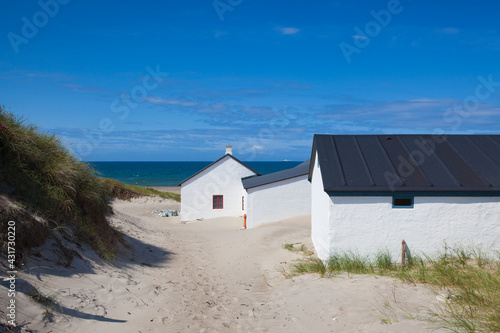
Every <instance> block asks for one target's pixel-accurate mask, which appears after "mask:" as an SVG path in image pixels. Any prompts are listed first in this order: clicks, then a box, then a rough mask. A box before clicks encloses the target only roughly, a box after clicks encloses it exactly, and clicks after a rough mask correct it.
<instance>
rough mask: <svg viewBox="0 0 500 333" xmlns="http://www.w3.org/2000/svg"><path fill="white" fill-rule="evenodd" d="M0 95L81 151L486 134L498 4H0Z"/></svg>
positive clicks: (268, 157) (241, 0)
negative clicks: (342, 136)
mask: <svg viewBox="0 0 500 333" xmlns="http://www.w3.org/2000/svg"><path fill="white" fill-rule="evenodd" d="M1 6H2V10H1V11H0V31H1V33H2V38H1V42H0V104H2V105H4V106H5V107H7V108H10V110H11V112H13V113H14V114H17V115H19V116H21V115H22V116H24V117H26V118H28V119H29V121H30V122H33V123H36V124H38V125H40V126H41V129H42V130H44V131H47V132H49V133H54V134H56V135H57V136H58V137H60V138H61V140H62V142H63V143H64V144H65V145H66V146H67V147H68V148H69V149H70V150H71V151H72V152H73V153H74V154H75V155H76V156H77V157H78V158H81V159H83V160H86V161H113V160H114V161H195V160H206V161H211V160H214V159H216V158H218V157H220V156H221V155H222V154H223V153H224V151H225V148H224V147H225V144H226V143H232V144H233V150H234V154H235V156H236V157H238V158H240V159H242V160H246V161H251V160H255V161H276V160H282V159H289V160H305V159H307V158H308V157H309V155H310V151H311V144H312V138H313V135H314V134H315V133H318V134H319V133H320V134H373V133H394V134H404V133H442V132H444V133H475V134H481V133H499V128H500V127H499V125H500V62H499V59H500V20H498V13H499V12H500V3H499V2H498V1H493V0H492V1H484V0H478V1H473V2H472V1H427V0H413V1H411V0H400V1H398V0H390V1H387V0H384V1H378V0H377V1H373V0H372V1H321V0H319V1H314V2H310V1H293V0H287V1H261V0H215V1H213V0H197V1H195V0H183V1H159V0H157V1H153V0H144V1H141V2H139V1H127V0H122V1H114V0H111V1H106V2H101V1H99V2H98V1H81V0H41V1H38V2H37V1H22V2H19V1H1Z"/></svg>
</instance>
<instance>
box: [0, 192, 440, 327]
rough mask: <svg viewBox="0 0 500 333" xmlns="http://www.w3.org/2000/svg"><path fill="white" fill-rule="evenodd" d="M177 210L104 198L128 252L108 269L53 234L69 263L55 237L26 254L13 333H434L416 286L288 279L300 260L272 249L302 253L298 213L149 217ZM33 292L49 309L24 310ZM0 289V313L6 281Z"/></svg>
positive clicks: (306, 238) (429, 301)
mask: <svg viewBox="0 0 500 333" xmlns="http://www.w3.org/2000/svg"><path fill="white" fill-rule="evenodd" d="M179 208H180V207H179V203H177V202H174V201H169V200H161V199H159V198H140V199H135V200H132V201H131V202H126V201H114V203H113V210H114V212H115V216H114V217H113V218H112V223H113V225H114V226H115V227H116V228H117V229H119V230H120V231H121V232H122V233H123V234H124V238H125V240H126V242H127V243H128V244H129V245H128V246H129V248H128V249H124V250H123V251H122V253H121V254H120V257H119V259H118V260H117V261H116V262H115V263H114V264H113V265H110V264H107V263H105V262H103V261H102V260H100V259H99V258H98V257H97V256H96V255H95V254H94V253H93V252H92V251H90V250H89V248H88V247H87V246H75V245H74V244H71V243H69V242H68V241H66V240H64V239H62V238H61V237H57V241H58V242H61V243H62V244H64V245H65V246H66V247H67V248H68V249H69V250H70V252H71V251H73V252H74V253H73V260H72V262H71V266H70V267H64V265H65V264H66V265H67V264H68V260H67V259H68V256H67V255H65V254H64V253H61V251H54V244H55V243H54V242H56V240H54V239H53V240H51V241H49V242H48V243H47V244H45V245H44V246H42V247H40V248H37V249H35V250H34V251H33V253H32V255H30V256H29V258H27V260H26V261H27V265H26V266H25V267H24V268H23V271H22V272H19V273H18V280H17V289H18V291H19V293H18V296H17V297H16V301H17V313H16V315H17V323H18V324H24V326H23V328H22V331H23V332H27V331H28V329H31V330H33V331H35V332H54V333H55V332H82V333H84V332H85V333H86V332H109V333H114V332H117V333H126V332H142V333H145V332H431V331H433V330H432V327H433V326H432V322H431V321H429V320H430V318H431V314H430V311H431V310H436V309H437V306H438V302H437V300H436V294H435V292H433V291H431V290H430V289H428V288H426V287H424V286H415V285H412V284H406V283H402V282H400V281H398V280H395V279H391V278H386V277H376V276H365V275H347V274H343V275H340V276H336V277H333V278H328V279H327V278H320V277H319V275H303V276H297V277H293V278H287V277H286V273H285V274H283V272H284V270H285V271H286V270H287V269H288V265H289V264H290V263H292V262H293V260H295V259H297V258H300V257H301V255H300V254H298V253H296V252H291V251H288V250H285V249H284V248H283V244H285V243H301V244H305V245H306V246H307V247H308V248H310V249H312V244H311V241H310V227H309V217H308V216H304V217H301V218H295V219H291V220H286V221H282V222H279V223H274V224H269V225H266V226H261V227H259V228H255V229H251V230H242V229H241V227H242V224H243V221H242V219H241V218H221V219H213V220H205V221H193V222H191V223H180V220H179V217H159V216H155V215H153V214H152V211H154V210H165V209H179ZM55 262H59V264H55ZM2 274H3V277H5V273H2ZM33 287H36V288H37V290H38V291H39V292H40V293H42V294H44V295H49V296H51V297H52V298H53V299H54V300H55V302H57V303H50V302H49V303H47V304H46V305H45V306H41V305H40V304H37V303H35V302H34V301H32V300H31V299H30V298H29V297H28V296H27V295H26V294H27V293H29V291H30V289H32V288H33ZM0 292H1V295H2V297H1V298H0V303H1V304H0V309H1V311H2V313H0V315H1V316H2V317H4V318H5V311H6V307H7V302H8V298H7V297H6V295H7V289H6V283H5V282H4V283H3V284H2V287H0ZM4 318H2V322H5V319H4ZM384 320H388V321H389V322H390V324H384V323H383V321H384ZM30 332H31V331H30ZM436 332H439V330H438V331H436Z"/></svg>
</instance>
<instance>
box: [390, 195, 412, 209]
mask: <svg viewBox="0 0 500 333" xmlns="http://www.w3.org/2000/svg"><path fill="white" fill-rule="evenodd" d="M414 205H415V198H414V197H413V196H394V197H392V208H413V207H414Z"/></svg>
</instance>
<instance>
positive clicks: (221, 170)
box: [181, 155, 255, 221]
mask: <svg viewBox="0 0 500 333" xmlns="http://www.w3.org/2000/svg"><path fill="white" fill-rule="evenodd" d="M254 174H255V173H254V172H252V171H250V170H249V169H247V168H246V167H244V166H243V165H241V164H240V163H238V162H237V161H235V160H234V159H233V158H231V157H230V156H229V155H226V156H225V157H224V158H223V159H222V160H220V161H219V162H218V163H216V164H214V165H212V166H210V167H209V168H207V169H206V170H204V171H203V172H201V173H200V174H198V175H196V176H195V177H193V178H191V179H189V180H188V181H186V182H185V183H183V184H182V187H181V220H182V221H189V220H195V219H199V218H206V219H208V218H215V217H222V216H241V215H243V211H242V209H241V197H242V195H243V193H244V189H243V185H242V183H241V178H242V177H248V176H252V175H254ZM214 195H223V196H224V208H223V209H213V201H212V200H213V196H214Z"/></svg>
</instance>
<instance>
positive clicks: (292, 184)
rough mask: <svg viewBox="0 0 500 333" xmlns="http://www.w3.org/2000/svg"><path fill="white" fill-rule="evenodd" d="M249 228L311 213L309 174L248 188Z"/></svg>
mask: <svg viewBox="0 0 500 333" xmlns="http://www.w3.org/2000/svg"><path fill="white" fill-rule="evenodd" d="M247 192H248V195H247V202H248V212H247V228H253V227H256V226H258V225H260V224H263V223H270V222H276V221H280V220H283V219H287V218H291V217H295V216H301V215H309V214H311V183H309V181H308V180H307V175H304V176H300V177H295V178H290V179H285V180H282V181H279V182H275V183H271V184H266V185H262V186H257V187H253V188H249V189H247Z"/></svg>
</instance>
